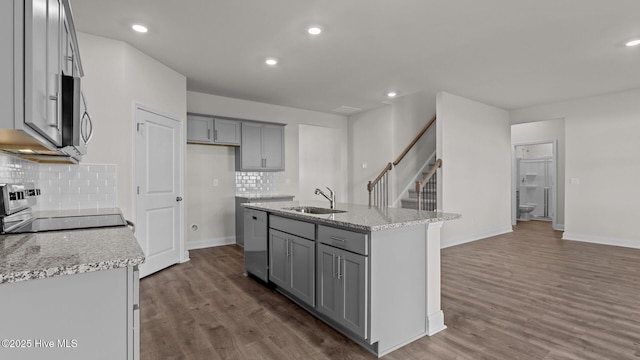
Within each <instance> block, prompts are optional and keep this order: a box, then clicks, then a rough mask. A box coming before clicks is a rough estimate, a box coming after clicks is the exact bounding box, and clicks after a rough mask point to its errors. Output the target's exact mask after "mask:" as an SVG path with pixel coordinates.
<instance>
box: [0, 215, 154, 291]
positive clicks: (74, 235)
mask: <svg viewBox="0 0 640 360" xmlns="http://www.w3.org/2000/svg"><path fill="white" fill-rule="evenodd" d="M111 210H117V212H118V213H119V212H120V211H119V209H111ZM105 211H108V210H104V209H103V210H100V211H99V214H113V213H114V212H105ZM45 213H47V212H40V213H38V216H43V215H44V214H45ZM71 214H76V215H91V214H96V211H95V210H94V211H93V212H90V211H78V210H73V211H58V212H51V213H50V214H49V217H55V216H53V215H57V216H70V215H71ZM144 260H145V258H144V253H143V252H142V249H141V248H140V245H138V241H137V240H136V239H135V237H134V235H133V232H132V231H131V229H129V228H128V227H126V226H122V227H110V228H101V229H86V230H69V231H49V232H40V233H24V234H11V235H0V284H3V283H12V282H19V281H26V280H34V279H44V278H48V277H53V276H61V275H71V274H79V273H85V272H91V271H98V270H109V269H115V268H120V267H127V266H134V265H140V264H142V263H143V262H144Z"/></svg>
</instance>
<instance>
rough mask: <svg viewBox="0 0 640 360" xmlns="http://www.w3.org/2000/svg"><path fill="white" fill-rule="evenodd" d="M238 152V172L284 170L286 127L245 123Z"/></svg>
mask: <svg viewBox="0 0 640 360" xmlns="http://www.w3.org/2000/svg"><path fill="white" fill-rule="evenodd" d="M236 151H237V153H236V170H237V171H282V170H284V125H276V124H265V123H259V122H243V123H242V145H241V146H240V148H239V149H238V150H236ZM238 153H239V154H238Z"/></svg>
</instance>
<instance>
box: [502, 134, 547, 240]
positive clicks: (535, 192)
mask: <svg viewBox="0 0 640 360" xmlns="http://www.w3.org/2000/svg"><path fill="white" fill-rule="evenodd" d="M557 164H558V160H557V141H555V140H554V141H541V142H530V143H519V144H514V145H513V176H512V179H513V190H514V193H513V194H512V196H513V198H514V199H515V206H514V207H513V213H512V219H513V221H512V222H513V224H514V225H515V224H516V221H530V220H540V221H550V222H551V223H552V226H553V228H554V229H556V228H557V224H556V220H557V219H556V213H557V211H556V209H557V189H556V185H557Z"/></svg>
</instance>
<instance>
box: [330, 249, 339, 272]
mask: <svg viewBox="0 0 640 360" xmlns="http://www.w3.org/2000/svg"><path fill="white" fill-rule="evenodd" d="M331 274H332V275H333V277H336V276H338V273H337V272H336V254H331Z"/></svg>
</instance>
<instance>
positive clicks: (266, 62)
mask: <svg viewBox="0 0 640 360" xmlns="http://www.w3.org/2000/svg"><path fill="white" fill-rule="evenodd" d="M264 63H265V64H267V65H270V66H274V65H277V64H278V59H274V58H268V59H267V60H265V61H264Z"/></svg>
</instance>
